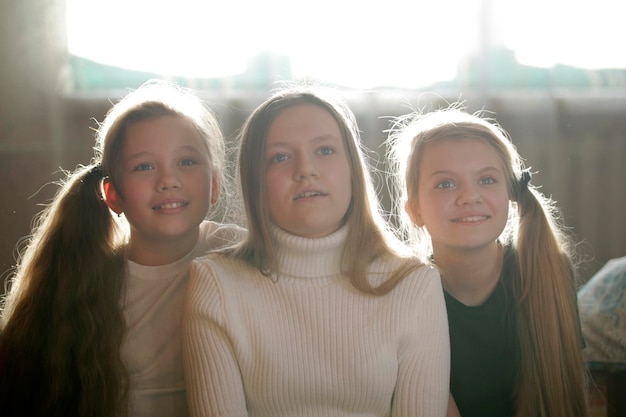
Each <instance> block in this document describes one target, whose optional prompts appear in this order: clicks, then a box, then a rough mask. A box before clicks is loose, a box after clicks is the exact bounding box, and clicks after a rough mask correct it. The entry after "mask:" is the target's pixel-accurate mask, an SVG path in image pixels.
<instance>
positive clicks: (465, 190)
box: [457, 184, 482, 206]
mask: <svg viewBox="0 0 626 417" xmlns="http://www.w3.org/2000/svg"><path fill="white" fill-rule="evenodd" d="M480 202H482V195H481V194H480V190H479V189H478V186H477V185H474V184H464V185H462V186H461V188H460V192H459V195H458V198H457V204H458V205H459V206H463V205H466V204H475V203H480Z"/></svg>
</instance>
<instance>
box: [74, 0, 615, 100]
mask: <svg viewBox="0 0 626 417" xmlns="http://www.w3.org/2000/svg"><path fill="white" fill-rule="evenodd" d="M618 8H619V2H618V1H611V0H595V1H594V2H588V1H585V2H582V1H576V0H567V1H565V0H564V1H560V0H558V1H557V0H552V1H551V0H526V1H524V2H513V1H510V0H491V1H490V0H437V1H431V2H425V1H421V2H420V1H407V0H378V1H361V0H316V1H309V2H298V1H294V0H263V1H257V0H225V1H221V2H218V1H208V0H206V1H205V0H203V1H199V0H176V1H168V2H166V1H154V0H107V1H102V0H67V17H68V19H67V23H68V47H69V51H70V53H71V54H72V55H73V56H75V57H78V58H80V59H83V58H84V59H87V60H90V61H95V62H96V63H99V64H105V65H109V66H113V67H120V68H123V69H126V70H133V71H143V72H150V73H156V74H161V75H166V76H184V77H195V78H211V79H219V78H222V77H233V76H237V75H240V74H244V73H246V71H250V70H251V68H252V69H253V70H255V71H261V70H264V71H269V73H270V76H273V77H275V78H276V77H289V76H292V77H294V78H302V77H309V78H315V79H321V80H325V81H328V82H330V83H333V84H338V85H343V86H346V87H354V88H377V87H384V86H389V87H406V88H422V87H426V86H429V85H432V84H433V83H437V82H445V81H448V80H452V79H454V78H455V77H457V71H458V69H459V65H460V63H462V62H463V60H466V59H468V57H471V56H472V55H474V56H475V55H477V54H478V52H479V51H481V50H484V48H487V47H488V48H503V49H510V50H512V52H513V56H514V57H515V59H516V60H517V61H518V62H519V63H520V64H521V65H529V66H538V67H550V66H553V65H555V64H565V65H569V66H577V67H581V68H585V69H587V68H591V69H594V68H612V69H622V68H626V54H624V53H622V50H623V45H621V43H622V41H623V40H624V39H626V25H623V22H622V20H623V19H622V13H621V10H618ZM481 48H482V49H481ZM259 57H265V61H264V62H265V63H264V65H259V66H260V67H261V68H260V69H254V65H255V64H254V62H255V59H258V58H259ZM257 64H258V63H257Z"/></svg>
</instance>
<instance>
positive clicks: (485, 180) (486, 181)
mask: <svg viewBox="0 0 626 417" xmlns="http://www.w3.org/2000/svg"><path fill="white" fill-rule="evenodd" d="M480 183H481V184H484V185H490V184H495V183H496V180H495V179H494V178H492V177H485V178H481V179H480Z"/></svg>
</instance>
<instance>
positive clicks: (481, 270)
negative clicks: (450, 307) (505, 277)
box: [433, 241, 503, 306]
mask: <svg viewBox="0 0 626 417" xmlns="http://www.w3.org/2000/svg"><path fill="white" fill-rule="evenodd" d="M438 249H439V250H438ZM433 253H434V257H435V263H436V264H437V268H438V269H439V273H440V274H441V279H442V283H443V286H444V288H445V290H446V291H447V292H448V293H449V294H450V295H452V296H453V297H454V298H456V299H457V300H459V301H460V302H462V303H463V304H465V305H468V306H477V305H481V304H483V303H484V302H485V301H486V300H487V298H489V296H490V295H491V293H492V292H493V290H494V288H495V287H496V285H497V284H498V281H499V279H500V274H501V273H502V258H503V253H502V247H501V246H500V245H499V244H498V243H497V242H495V241H494V242H493V244H489V245H487V246H485V247H481V248H477V249H472V250H454V249H452V250H451V249H449V248H446V249H443V250H442V248H437V247H434V252H433Z"/></svg>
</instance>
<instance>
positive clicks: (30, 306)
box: [0, 83, 224, 417]
mask: <svg viewBox="0 0 626 417" xmlns="http://www.w3.org/2000/svg"><path fill="white" fill-rule="evenodd" d="M166 115H175V116H179V117H184V118H186V119H188V120H190V121H191V122H192V123H193V124H194V126H196V128H197V129H198V131H199V132H200V134H201V135H202V137H203V138H204V139H205V141H206V144H207V148H208V149H209V153H210V156H211V163H212V165H213V168H214V170H215V171H216V172H218V173H219V170H220V169H221V166H222V161H223V154H224V145H223V137H222V133H221V130H220V128H219V126H218V124H217V121H216V120H215V118H214V116H213V115H212V113H211V112H210V111H209V109H208V108H206V106H204V105H203V104H202V103H201V102H200V100H199V99H198V98H197V97H195V96H194V95H193V94H191V92H188V91H184V90H182V89H179V88H177V87H176V86H174V85H169V84H167V83H149V84H147V85H144V86H142V87H141V88H139V89H137V90H135V91H133V92H131V93H130V94H128V95H127V96H125V97H124V98H123V99H122V100H121V101H120V102H118V103H117V104H116V105H115V106H113V107H112V108H111V110H110V111H109V113H108V114H107V117H106V119H105V121H104V123H103V124H102V125H101V126H100V128H99V130H98V136H97V141H96V148H95V157H94V159H93V161H92V162H91V164H89V165H87V166H81V167H79V168H77V169H76V170H75V171H74V172H72V173H67V176H66V178H65V180H64V181H61V182H60V183H59V190H58V191H57V194H56V196H55V198H54V200H53V201H52V202H51V204H50V205H48V206H47V207H46V208H45V209H44V210H43V211H42V212H41V213H40V214H39V215H38V217H37V218H36V221H35V223H34V226H33V231H32V234H31V236H30V237H29V239H28V241H27V246H25V249H24V250H23V251H22V253H21V256H20V258H19V259H18V264H17V267H16V269H15V271H14V274H13V276H12V277H11V281H10V283H11V286H10V289H9V292H8V295H7V297H6V299H5V300H4V306H3V311H2V315H1V317H0V332H1V335H0V404H1V405H0V408H1V409H2V414H3V415H7V416H12V415H41V416H43V415H45V416H65V417H67V416H90V417H98V416H101V417H113V416H125V415H127V401H128V385H129V378H128V373H127V371H126V368H125V366H124V364H123V362H122V358H121V356H120V345H121V343H122V340H123V337H124V333H125V321H124V313H123V310H122V302H121V298H122V294H123V290H124V277H125V272H126V270H125V268H126V267H125V265H126V262H125V261H126V259H125V243H126V241H127V230H126V228H125V227H123V224H121V223H119V222H118V221H117V218H115V217H113V216H112V213H111V211H110V210H109V208H108V206H107V204H106V203H105V201H104V199H103V193H102V180H103V178H104V177H106V176H109V177H110V178H111V181H112V183H113V185H114V186H115V187H119V185H118V184H119V180H120V178H119V175H120V171H119V166H120V165H121V162H122V161H121V150H122V148H123V143H124V141H125V137H126V131H127V128H128V126H130V125H131V124H132V123H135V122H138V121H140V120H146V119H151V118H159V117H162V116H166ZM118 191H121V190H120V189H119V188H118Z"/></svg>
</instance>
